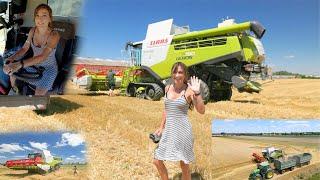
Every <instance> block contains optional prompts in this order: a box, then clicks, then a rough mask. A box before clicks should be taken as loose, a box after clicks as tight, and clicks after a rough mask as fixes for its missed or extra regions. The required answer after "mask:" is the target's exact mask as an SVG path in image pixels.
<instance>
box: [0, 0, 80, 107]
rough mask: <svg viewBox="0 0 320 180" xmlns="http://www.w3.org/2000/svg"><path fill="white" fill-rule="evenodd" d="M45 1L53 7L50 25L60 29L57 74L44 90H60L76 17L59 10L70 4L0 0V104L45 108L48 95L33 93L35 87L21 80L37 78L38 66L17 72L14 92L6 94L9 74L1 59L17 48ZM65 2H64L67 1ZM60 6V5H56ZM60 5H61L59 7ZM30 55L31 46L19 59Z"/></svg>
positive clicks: (70, 55) (71, 51)
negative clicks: (16, 89) (33, 70)
mask: <svg viewBox="0 0 320 180" xmlns="http://www.w3.org/2000/svg"><path fill="white" fill-rule="evenodd" d="M79 1H80V0H79ZM42 3H45V4H47V3H48V5H49V6H51V8H52V9H53V22H52V25H53V29H54V30H56V31H58V32H59V33H60V41H59V43H58V45H57V48H56V54H55V56H56V60H57V65H58V75H57V77H56V79H55V82H54V84H53V87H52V88H51V90H50V91H49V93H48V94H62V93H63V88H64V81H65V80H66V78H67V75H68V72H69V69H70V66H71V61H72V59H73V54H74V52H75V47H76V39H77V37H76V25H77V21H78V19H77V17H74V16H71V15H70V16H69V15H66V14H63V13H65V12H62V11H63V10H65V9H67V8H71V7H68V6H66V5H65V4H64V5H63V4H62V3H63V2H62V1H43V0H8V1H1V2H0V107H2V106H5V107H25V108H28V109H33V110H37V109H46V107H47V105H48V104H49V102H50V101H49V100H50V99H49V96H34V91H35V87H34V86H32V85H30V84H29V83H26V82H25V81H24V80H25V79H28V80H29V81H30V80H33V79H35V80H37V79H39V78H41V77H42V71H41V69H40V70H39V69H38V70H37V72H35V73H26V72H21V71H20V72H17V73H14V74H13V75H14V76H15V77H16V78H17V80H18V82H17V84H18V93H17V94H15V95H8V94H9V92H10V90H11V84H10V80H9V76H8V75H7V74H5V73H4V72H3V65H4V63H5V59H6V58H8V57H10V56H11V55H12V54H13V53H15V52H16V51H17V50H18V49H20V48H21V47H22V46H23V44H24V42H25V41H26V39H27V36H28V33H29V31H30V28H32V27H33V26H34V18H33V16H34V15H33V13H34V9H35V8H36V7H37V6H38V5H39V4H42ZM67 4H68V3H67ZM59 7H60V8H59ZM61 7H62V8H61ZM31 56H33V52H32V49H31V48H30V49H29V51H28V53H26V55H25V57H22V59H25V58H28V57H31Z"/></svg>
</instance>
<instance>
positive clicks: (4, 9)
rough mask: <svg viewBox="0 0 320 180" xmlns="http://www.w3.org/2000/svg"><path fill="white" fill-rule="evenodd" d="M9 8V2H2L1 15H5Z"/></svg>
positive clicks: (0, 4) (0, 6) (0, 3)
mask: <svg viewBox="0 0 320 180" xmlns="http://www.w3.org/2000/svg"><path fill="white" fill-rule="evenodd" d="M7 8H8V2H5V1H0V13H5V12H6V11H7Z"/></svg>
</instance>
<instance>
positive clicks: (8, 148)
mask: <svg viewBox="0 0 320 180" xmlns="http://www.w3.org/2000/svg"><path fill="white" fill-rule="evenodd" d="M15 151H24V149H23V148H22V147H21V146H20V145H18V144H1V145H0V153H11V154H14V153H15Z"/></svg>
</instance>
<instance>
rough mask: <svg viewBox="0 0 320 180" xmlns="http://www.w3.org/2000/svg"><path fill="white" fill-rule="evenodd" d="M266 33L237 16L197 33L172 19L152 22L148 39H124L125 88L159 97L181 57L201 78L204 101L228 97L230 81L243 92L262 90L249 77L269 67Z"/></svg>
mask: <svg viewBox="0 0 320 180" xmlns="http://www.w3.org/2000/svg"><path fill="white" fill-rule="evenodd" d="M264 33H265V29H264V28H263V26H262V25H261V24H260V23H258V22H256V21H253V22H245V23H241V24H236V23H235V22H234V20H233V19H228V20H225V21H224V22H222V23H219V25H218V27H217V28H212V29H206V30H201V31H193V32H189V27H188V26H184V27H179V26H176V25H174V24H173V20H172V19H169V20H165V21H161V22H157V23H153V24H149V26H148V30H147V35H146V38H145V40H143V41H140V42H128V43H127V44H126V50H127V52H128V56H129V59H130V61H131V65H132V67H131V68H129V69H128V72H127V74H126V75H124V77H123V81H124V83H123V84H122V90H123V91H125V92H126V94H128V95H130V96H136V94H138V95H139V96H141V94H139V93H137V90H138V89H140V90H141V87H142V88H143V89H144V95H143V96H144V97H145V98H147V99H151V100H159V99H160V98H161V97H162V96H163V95H164V87H165V86H166V85H167V84H168V83H170V81H171V80H170V76H171V75H170V73H171V72H170V70H171V67H172V65H173V64H174V63H176V62H178V61H179V62H183V63H184V64H186V65H187V66H188V69H189V74H190V75H192V76H193V75H195V76H197V77H199V78H200V79H201V95H202V97H203V99H204V100H205V102H207V101H209V100H213V101H221V100H230V98H231V96H232V89H231V87H232V86H235V87H236V88H237V89H238V91H239V92H249V93H253V92H256V93H259V92H260V91H261V90H262V88H261V85H260V84H259V83H257V82H254V81H251V80H250V76H251V75H252V74H261V75H262V74H263V73H266V72H267V68H266V67H264V66H263V62H264V59H265V53H264V48H263V45H262V43H261V41H260V39H261V38H262V37H263V35H264ZM140 75H141V76H140Z"/></svg>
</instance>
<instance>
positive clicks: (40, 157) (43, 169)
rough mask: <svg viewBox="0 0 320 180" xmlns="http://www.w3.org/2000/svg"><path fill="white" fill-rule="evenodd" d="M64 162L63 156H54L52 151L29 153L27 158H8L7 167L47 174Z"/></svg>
mask: <svg viewBox="0 0 320 180" xmlns="http://www.w3.org/2000/svg"><path fill="white" fill-rule="evenodd" d="M61 164H62V158H60V157H54V156H52V155H51V153H50V151H47V150H43V151H42V152H41V153H32V154H28V158H27V159H18V160H8V161H7V162H6V164H5V166H6V167H7V168H10V169H14V170H28V173H40V174H45V173H49V172H52V171H55V170H58V169H59V168H60V166H61Z"/></svg>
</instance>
